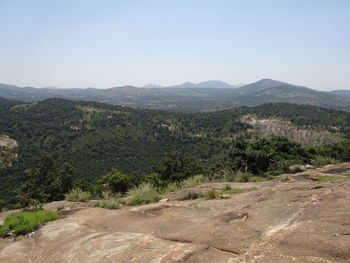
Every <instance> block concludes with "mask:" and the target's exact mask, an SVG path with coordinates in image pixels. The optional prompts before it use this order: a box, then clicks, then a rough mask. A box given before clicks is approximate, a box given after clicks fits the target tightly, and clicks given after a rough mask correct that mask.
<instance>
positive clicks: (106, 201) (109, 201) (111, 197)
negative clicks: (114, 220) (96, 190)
mask: <svg viewBox="0 0 350 263" xmlns="http://www.w3.org/2000/svg"><path fill="white" fill-rule="evenodd" d="M101 197H102V201H100V202H98V203H97V204H96V205H95V206H98V207H103V208H109V209H118V208H120V207H121V206H122V200H121V197H122V194H121V193H116V194H113V193H112V192H110V191H103V192H102V194H101Z"/></svg>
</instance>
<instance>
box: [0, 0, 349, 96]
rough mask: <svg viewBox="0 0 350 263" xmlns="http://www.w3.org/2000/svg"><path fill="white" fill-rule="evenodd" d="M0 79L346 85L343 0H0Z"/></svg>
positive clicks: (78, 83)
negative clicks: (268, 82) (270, 81)
mask: <svg viewBox="0 0 350 263" xmlns="http://www.w3.org/2000/svg"><path fill="white" fill-rule="evenodd" d="M0 10H1V11H2V16H1V17H0V22H1V23H0V34H1V35H2V36H3V38H4V40H5V41H1V43H0V56H1V60H0V83H6V84H12V85H17V86H32V87H38V88H42V87H58V88H88V87H92V88H111V87H117V86H125V85H132V86H137V87H142V86H145V85H148V84H153V83H154V84H158V85H161V86H171V85H176V84H181V83H184V82H187V81H189V82H194V83H198V82H202V81H206V80H221V81H224V82H226V83H229V84H240V83H245V84H249V83H252V82H255V81H258V80H260V79H264V78H269V79H274V80H278V81H283V82H288V83H291V84H295V85H300V86H305V87H308V88H312V89H317V90H338V89H350V85H349V74H348V72H349V68H350V52H349V47H350V30H348V28H349V26H350V1H346V0H335V1H326V0H310V1H302V0H283V1H278V0H266V1H259V0H248V1H247V0H245V1H243V0H241V1H239V0H235V1H228V0H219V1H209V0H208V1H199V0H198V1H194V0H187V1H185V0H179V1H161V0H154V1H151V0H150V1H111V0H103V1H94V0H84V1H83V0H76V1H68V0H62V1H49V0H32V1H24V0H15V1H13V0H11V1H10V0H2V1H0Z"/></svg>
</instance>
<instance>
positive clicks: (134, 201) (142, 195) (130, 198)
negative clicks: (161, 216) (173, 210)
mask: <svg viewBox="0 0 350 263" xmlns="http://www.w3.org/2000/svg"><path fill="white" fill-rule="evenodd" d="M159 200H160V196H159V193H158V191H157V188H155V187H154V186H153V185H151V184H150V183H143V184H141V185H139V186H137V187H134V188H132V189H130V190H129V191H128V192H127V193H126V204H127V205H132V206H133V205H143V204H148V203H154V202H158V201H159Z"/></svg>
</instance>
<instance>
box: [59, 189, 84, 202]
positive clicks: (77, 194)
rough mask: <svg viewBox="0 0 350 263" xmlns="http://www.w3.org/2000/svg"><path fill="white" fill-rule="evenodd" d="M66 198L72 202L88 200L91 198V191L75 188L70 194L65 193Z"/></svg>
mask: <svg viewBox="0 0 350 263" xmlns="http://www.w3.org/2000/svg"><path fill="white" fill-rule="evenodd" d="M64 196H65V199H66V200H68V201H71V202H86V201H88V200H90V198H91V193H90V192H85V191H83V190H81V189H80V188H73V189H72V190H70V191H69V193H68V194H65V195H64Z"/></svg>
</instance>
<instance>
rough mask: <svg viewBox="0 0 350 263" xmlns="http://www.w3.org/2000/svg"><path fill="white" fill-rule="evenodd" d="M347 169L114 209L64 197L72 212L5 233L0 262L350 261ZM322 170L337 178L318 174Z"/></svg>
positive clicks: (176, 195)
mask: <svg viewBox="0 0 350 263" xmlns="http://www.w3.org/2000/svg"><path fill="white" fill-rule="evenodd" d="M349 170H350V163H343V164H339V165H334V166H327V167H324V168H321V169H315V170H309V171H305V172H304V173H305V174H309V175H310V174H311V176H301V175H305V174H303V173H299V174H295V175H282V176H280V177H279V178H278V179H277V180H273V181H268V182H261V183H227V184H230V185H231V187H237V188H238V187H241V188H251V187H256V190H254V191H247V192H241V193H238V194H235V195H232V196H231V197H230V198H229V199H216V200H204V199H195V200H188V201H179V197H181V194H180V193H179V192H181V191H179V192H176V193H172V194H168V195H167V196H166V197H164V199H165V198H166V199H168V200H167V202H159V203H155V204H149V205H144V206H136V207H124V208H122V209H119V210H108V209H102V208H92V207H88V206H87V205H80V204H76V208H72V209H71V210H70V208H69V206H71V205H72V204H73V203H70V202H67V201H64V202H65V203H64V206H65V208H64V209H67V211H72V212H71V213H68V212H67V213H66V215H65V216H64V217H62V218H61V219H59V220H56V221H53V222H49V223H47V224H45V225H44V226H42V227H41V228H40V229H39V230H38V231H37V232H36V233H35V236H34V237H33V238H24V239H22V240H20V241H14V242H7V241H5V240H2V241H1V242H0V262H8V263H11V262H38V263H40V262H57V263H58V262H67V263H69V262H122V263H123V262H126V263H141V262H142V263H143V262H145V263H146V262H150V263H167V262H186V263H197V262H204V263H205V262H223V263H224V262H225V263H236V262H237V263H238V262H256V263H259V262H269V263H270V262H271V263H273V262H276V263H277V262H278V263H284V262H298V263H308V262H310V263H311V262H320V263H333V262H344V263H346V262H350V180H348V179H347V178H346V176H342V175H341V174H343V173H346V172H347V171H349ZM326 174H332V175H338V176H339V180H334V181H328V182H317V181H315V178H316V177H317V176H325V175H326ZM286 178H289V179H288V180H286ZM225 185H226V183H215V184H206V185H201V186H198V187H195V188H192V189H191V191H203V189H211V188H217V189H219V188H224V187H225ZM188 191H189V190H188ZM59 204H61V203H60V202H58V203H55V204H49V205H48V206H50V205H51V206H52V207H51V208H55V207H56V208H57V206H58V205H59ZM61 205H62V204H61ZM67 207H68V208H67ZM48 208H50V207H48ZM64 209H62V210H64Z"/></svg>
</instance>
